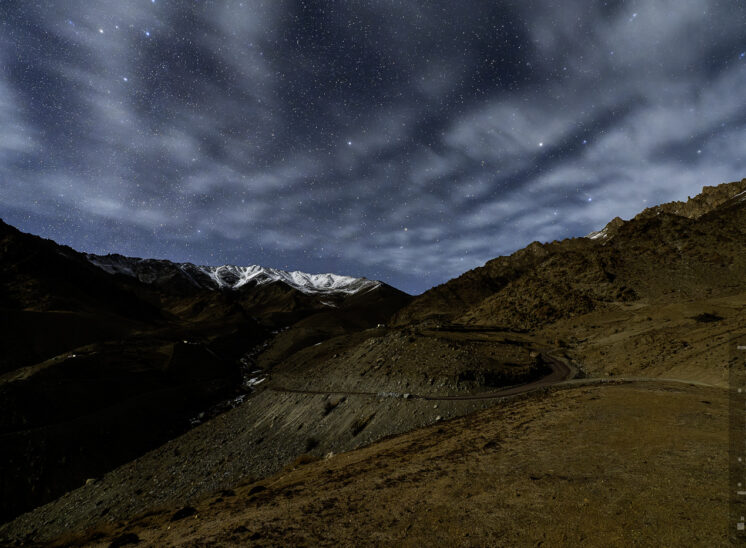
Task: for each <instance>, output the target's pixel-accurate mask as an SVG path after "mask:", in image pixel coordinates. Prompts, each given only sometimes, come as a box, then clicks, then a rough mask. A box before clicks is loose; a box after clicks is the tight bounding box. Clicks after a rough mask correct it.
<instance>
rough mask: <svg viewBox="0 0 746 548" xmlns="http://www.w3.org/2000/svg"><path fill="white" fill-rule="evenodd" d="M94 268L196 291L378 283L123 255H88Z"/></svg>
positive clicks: (316, 290) (318, 290) (342, 289)
mask: <svg viewBox="0 0 746 548" xmlns="http://www.w3.org/2000/svg"><path fill="white" fill-rule="evenodd" d="M87 258H88V260H89V261H90V262H91V263H93V264H94V265H96V266H98V267H99V268H101V269H102V270H104V271H106V272H108V273H110V274H124V275H127V276H132V277H134V278H137V279H139V280H140V281H141V282H144V283H148V284H159V285H160V284H165V283H168V282H169V281H173V280H175V279H179V278H182V279H185V280H187V281H188V282H190V283H191V284H193V285H194V286H196V287H200V288H205V289H230V290H234V289H239V288H241V287H243V286H246V285H250V286H256V285H264V284H269V283H273V282H282V283H284V284H286V285H288V286H290V287H292V288H295V289H297V290H298V291H301V292H303V293H307V294H346V295H351V294H354V293H361V292H366V291H370V290H372V289H375V288H377V287H379V286H380V285H381V282H378V281H375V280H368V279H367V278H354V277H352V276H340V275H338V274H307V273H305V272H298V271H293V272H287V271H285V270H279V269H276V268H267V267H263V266H257V265H252V266H234V265H223V266H201V265H194V264H191V263H173V262H171V261H165V260H157V259H139V258H135V257H125V256H123V255H118V254H111V255H91V254H89V255H87Z"/></svg>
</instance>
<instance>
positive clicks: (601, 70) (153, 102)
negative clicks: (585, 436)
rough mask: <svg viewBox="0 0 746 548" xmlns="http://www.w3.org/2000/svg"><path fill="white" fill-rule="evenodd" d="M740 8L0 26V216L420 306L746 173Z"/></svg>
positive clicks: (434, 6)
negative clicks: (460, 280) (399, 296)
mask: <svg viewBox="0 0 746 548" xmlns="http://www.w3.org/2000/svg"><path fill="white" fill-rule="evenodd" d="M745 19H746V7H745V6H744V5H743V3H742V2H737V1H735V0H733V1H726V2H721V3H718V4H717V5H716V4H713V3H712V2H707V1H704V0H702V1H696V0H687V1H684V2H680V1H677V2H672V1H667V0H657V1H652V2H645V3H634V2H628V3H625V2H613V3H606V4H604V5H602V4H598V5H596V6H595V7H592V6H589V4H588V3H587V2H580V1H579V0H578V1H575V2H564V3H562V5H561V6H555V5H553V4H551V3H549V2H546V3H544V2H538V3H537V2H535V3H531V5H530V6H529V5H527V4H518V5H516V6H513V7H509V6H507V5H503V6H492V5H489V4H485V3H484V2H477V1H474V2H466V3H465V4H464V3H463V2H462V3H460V4H458V5H456V4H454V3H452V2H446V1H432V2H414V1H412V2H400V3H394V2H381V3H370V4H367V3H363V4H357V3H337V2H290V1H281V2H280V1H278V2H263V1H259V0H256V1H249V0H244V1H241V0H236V1H228V2H221V3H215V2H198V3H193V4H189V5H187V4H185V3H182V2H176V1H171V0H157V1H156V2H148V1H135V0H133V1H128V2H114V1H111V2H106V1H102V2H97V3H94V4H92V3H90V2H85V1H83V0H79V1H71V2H65V3H58V2H51V1H49V2H35V3H29V2H23V1H7V2H3V3H2V5H0V20H1V21H2V26H0V45H2V48H0V215H2V216H3V218H5V219H6V220H8V221H9V222H11V223H13V224H16V225H17V226H19V227H20V228H22V229H24V230H27V231H30V232H34V233H37V234H41V235H44V236H46V237H52V238H54V239H56V240H58V241H61V242H63V243H67V244H69V245H72V246H74V247H77V248H80V249H83V250H86V251H94V252H103V253H105V252H115V251H116V252H123V253H129V254H135V255H140V256H153V257H166V258H171V259H173V260H190V261H193V262H197V263H211V264H215V263H237V264H264V265H266V266H274V267H283V268H291V269H301V270H307V271H314V272H315V271H325V272H326V271H334V272H338V273H341V274H352V275H364V276H368V277H372V278H381V279H384V280H386V281H388V282H389V283H392V284H394V285H397V286H399V287H401V288H403V289H405V290H408V291H412V292H419V291H422V290H424V289H426V288H427V287H429V286H431V285H433V284H436V283H441V282H443V281H446V280H447V279H448V278H450V277H452V276H456V275H458V274H460V273H461V272H463V271H465V270H467V269H470V268H473V267H475V266H478V265H480V264H482V263H484V262H485V261H487V260H489V259H491V258H493V257H495V256H497V255H500V254H505V253H510V252H512V251H514V250H515V249H518V248H520V247H522V246H524V245H526V244H528V243H529V242H531V241H533V240H537V239H538V240H553V239H559V238H562V237H568V236H579V235H583V234H586V233H588V232H590V231H591V230H595V229H598V228H599V227H601V226H603V224H605V223H606V222H607V221H608V220H610V219H611V218H612V217H614V216H616V215H621V216H623V217H624V216H627V217H629V216H631V215H634V214H635V213H636V212H638V211H639V210H640V209H642V208H644V207H647V206H649V205H652V204H653V203H657V202H660V201H668V200H673V199H682V198H685V197H686V196H687V195H693V194H695V193H697V192H698V191H699V189H700V187H701V186H702V185H705V184H716V183H719V182H724V181H729V180H734V179H738V178H741V177H743V176H744V174H745V173H746V148H745V147H746V101H745V100H744V99H743V89H746V58H745V57H746V54H745V53H744V52H745V51H746V38H744V35H743V32H742V29H743V22H744V20H745Z"/></svg>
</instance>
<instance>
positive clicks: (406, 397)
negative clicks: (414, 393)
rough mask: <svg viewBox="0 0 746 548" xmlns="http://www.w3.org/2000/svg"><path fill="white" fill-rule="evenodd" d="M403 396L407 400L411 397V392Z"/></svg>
mask: <svg viewBox="0 0 746 548" xmlns="http://www.w3.org/2000/svg"><path fill="white" fill-rule="evenodd" d="M402 398H404V399H405V400H408V399H409V398H410V395H409V394H403V395H402Z"/></svg>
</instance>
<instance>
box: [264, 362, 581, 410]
mask: <svg viewBox="0 0 746 548" xmlns="http://www.w3.org/2000/svg"><path fill="white" fill-rule="evenodd" d="M541 357H542V358H543V359H544V361H545V362H546V363H548V364H549V367H551V369H552V371H551V373H549V374H548V375H545V376H544V377H542V378H540V379H537V380H535V381H531V382H529V383H526V384H519V385H516V386H509V387H507V388H503V389H501V390H497V391H495V392H479V393H477V394H459V395H453V396H445V395H424V394H408V395H407V397H408V398H409V399H420V400H435V401H444V400H445V401H447V400H491V399H495V398H504V397H507V396H516V395H518V394H524V393H526V392H532V391H534V390H538V389H540V388H544V387H547V386H552V385H555V384H560V383H562V382H566V381H569V380H571V379H574V378H575V376H576V375H577V374H578V369H577V368H576V367H574V366H573V365H571V364H569V363H566V362H564V361H563V360H560V359H559V358H556V357H554V356H551V355H549V354H546V353H542V354H541ZM267 389H268V390H272V391H273V392H286V393H292V394H316V395H330V396H331V395H338V396H377V397H380V396H387V397H392V396H393V397H404V394H396V395H394V394H393V393H388V392H355V391H343V390H296V389H293V388H282V387H273V386H269V387H267Z"/></svg>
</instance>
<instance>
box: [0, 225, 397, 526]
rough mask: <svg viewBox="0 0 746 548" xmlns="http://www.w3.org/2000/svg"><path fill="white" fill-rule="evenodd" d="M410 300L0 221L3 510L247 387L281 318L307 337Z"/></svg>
mask: <svg viewBox="0 0 746 548" xmlns="http://www.w3.org/2000/svg"><path fill="white" fill-rule="evenodd" d="M408 301H409V296H408V295H406V294H405V293H402V292H401V291H398V290H396V289H394V288H392V287H390V286H388V285H386V284H383V283H381V282H376V281H371V280H365V279H357V278H349V277H345V276H337V275H334V274H327V275H307V274H302V273H298V272H293V273H286V272H282V271H277V270H272V269H264V268H261V267H248V268H238V267H217V268H213V267H196V266H194V265H188V264H186V265H179V264H174V263H171V262H169V261H154V260H140V259H130V258H126V257H122V256H119V255H109V256H106V257H95V256H91V255H84V254H82V253H79V252H77V251H75V250H73V249H71V248H69V247H65V246H60V245H58V244H56V243H54V242H52V241H51V240H44V239H42V238H39V237H37V236H32V235H29V234H24V233H22V232H20V231H18V230H16V229H15V228H13V227H11V226H9V225H7V224H5V223H2V221H0V343H2V346H3V352H2V354H0V446H2V447H3V448H4V450H3V451H2V452H0V453H1V454H0V474H1V475H2V476H3V477H4V478H6V480H5V481H3V482H2V485H1V486H0V501H1V502H0V520H3V519H7V518H9V517H12V516H14V515H17V514H18V513H20V512H22V511H24V510H27V509H30V508H32V507H34V506H37V505H39V504H41V503H44V502H46V501H49V500H51V499H53V498H56V497H57V496H59V495H60V494H61V493H63V492H65V491H67V490H69V489H71V488H74V487H77V486H79V485H80V484H81V483H83V482H84V481H85V480H86V478H91V477H96V476H100V475H101V474H103V473H105V472H107V471H108V470H110V469H112V468H114V467H115V466H118V465H120V464H122V463H124V462H127V461H129V460H131V459H133V458H135V457H137V456H139V455H141V454H142V453H144V452H145V451H147V450H150V449H152V448H154V447H157V446H159V445H161V444H162V443H163V442H164V441H166V440H168V439H170V438H172V437H174V436H176V435H179V434H181V433H183V432H184V431H186V430H188V429H189V428H190V420H191V419H193V418H194V417H195V416H197V415H198V414H199V413H201V412H205V411H206V410H209V409H211V408H212V406H213V405H215V404H217V403H219V402H223V404H222V405H223V407H222V409H224V408H229V407H230V405H233V404H232V403H230V402H231V401H233V400H234V399H235V398H237V397H241V396H242V395H243V396H244V397H245V395H246V394H247V393H248V392H250V391H251V388H250V387H249V386H248V385H245V384H244V381H245V380H248V378H250V374H251V371H252V367H254V365H253V361H252V360H253V358H252V357H251V356H253V354H255V353H256V352H257V350H256V349H257V348H262V345H266V344H269V341H270V339H271V337H273V333H272V332H273V331H282V334H283V337H284V340H286V341H288V342H289V344H288V347H287V349H292V348H297V347H298V346H299V345H301V346H302V345H303V341H305V340H307V339H309V338H310V339H313V341H314V343H315V342H318V341H320V340H325V339H326V338H329V337H332V336H337V335H341V334H344V333H351V332H354V331H356V330H361V329H365V328H369V327H372V326H375V325H376V324H377V323H379V322H382V321H385V319H386V318H388V316H390V315H391V314H393V312H395V311H396V310H397V309H398V308H400V307H401V306H403V305H404V304H406V303H407V302H408ZM314 316H315V317H316V319H315V320H314V319H313V318H314ZM306 318H308V319H309V321H310V323H307V324H301V325H299V326H298V327H297V328H295V329H293V325H294V324H296V323H297V322H300V321H302V320H304V319H306ZM309 325H310V326H311V328H310V329H309ZM247 355H248V356H249V358H247V357H246V356H247ZM277 355H278V356H280V357H281V356H282V352H278V353H277ZM225 402H228V403H225ZM226 406H227V407H226Z"/></svg>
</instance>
